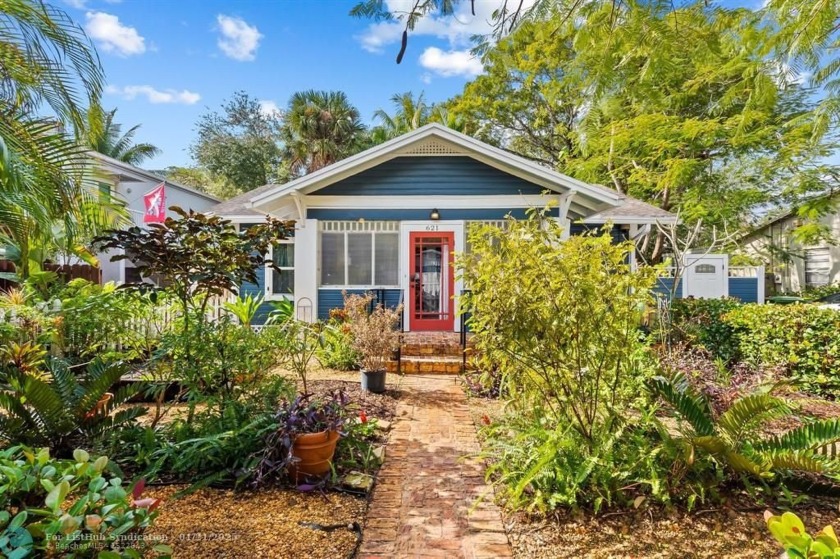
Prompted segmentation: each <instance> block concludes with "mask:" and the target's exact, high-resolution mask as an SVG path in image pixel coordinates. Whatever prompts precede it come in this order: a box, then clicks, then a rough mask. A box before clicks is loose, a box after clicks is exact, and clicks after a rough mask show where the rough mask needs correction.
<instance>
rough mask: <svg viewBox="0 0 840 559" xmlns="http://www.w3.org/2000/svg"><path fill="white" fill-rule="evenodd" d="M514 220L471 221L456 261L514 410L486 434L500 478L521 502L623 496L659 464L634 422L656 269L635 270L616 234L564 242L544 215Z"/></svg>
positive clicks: (550, 503)
mask: <svg viewBox="0 0 840 559" xmlns="http://www.w3.org/2000/svg"><path fill="white" fill-rule="evenodd" d="M507 225H508V227H507V228H506V229H501V228H498V227H493V226H489V225H487V226H479V227H473V228H472V229H471V231H470V236H469V241H470V245H471V247H472V251H471V252H470V253H469V254H466V255H464V256H461V257H460V258H459V260H458V269H459V271H460V274H461V277H462V278H463V279H464V281H465V283H466V284H467V285H469V287H470V290H471V292H470V294H469V295H468V296H467V297H465V298H464V299H465V300H463V301H462V307H463V308H464V309H465V311H468V312H469V313H471V314H470V318H469V324H470V326H471V328H472V330H473V332H474V337H473V341H474V343H475V349H476V354H477V356H478V360H479V362H478V366H479V368H480V369H485V370H497V371H498V372H499V374H500V375H501V379H502V381H501V382H502V386H501V392H502V394H504V396H505V398H506V400H507V409H508V410H510V412H511V413H512V415H511V419H508V420H506V421H505V422H504V423H503V424H502V425H501V426H500V427H499V428H498V429H495V430H491V431H490V432H489V438H488V448H489V449H490V450H489V451H488V455H490V456H492V457H493V458H494V459H495V460H496V461H495V463H494V466H493V467H492V468H491V475H496V476H498V479H499V480H500V481H501V482H502V483H503V485H504V487H505V489H504V491H506V493H507V494H508V497H509V499H510V502H511V503H513V504H514V505H516V506H533V507H537V508H552V507H554V506H557V505H560V504H563V505H591V506H594V507H595V508H598V507H600V506H603V505H606V504H609V503H612V502H614V501H617V500H623V498H624V497H625V496H626V495H624V494H623V493H622V492H621V491H620V488H621V487H623V486H624V484H626V483H639V482H640V481H641V480H642V479H647V478H649V477H650V476H653V475H654V474H653V473H651V471H650V468H653V469H654V470H657V471H659V470H661V469H660V467H659V465H658V464H657V463H655V459H654V461H653V462H649V460H651V458H650V457H651V456H653V457H655V455H656V453H655V452H653V453H651V449H652V444H651V443H650V442H649V441H648V442H646V441H645V440H644V439H645V437H646V436H647V434H646V432H645V430H644V429H641V430H639V429H635V428H628V427H627V421H628V418H627V416H628V411H629V410H630V409H631V407H632V405H633V403H634V402H635V401H636V400H637V398H638V396H639V394H640V393H642V392H643V391H642V390H641V388H642V386H643V381H644V378H646V377H647V376H648V375H649V371H650V370H651V369H650V367H649V365H650V362H649V357H648V356H647V349H646V344H645V342H644V340H643V339H642V336H641V335H640V333H639V325H640V323H641V318H642V312H643V309H644V308H645V305H646V304H647V303H649V302H650V299H651V295H650V289H651V287H652V286H653V284H654V281H655V279H656V274H657V271H656V270H655V269H653V268H647V267H643V268H640V269H639V270H632V269H631V268H630V266H629V265H628V263H627V262H628V258H627V257H628V254H629V252H630V251H631V250H634V248H633V246H632V244H631V243H626V242H625V243H620V244H613V240H612V238H611V236H610V234H609V232H608V231H607V230H604V231H601V232H600V233H598V234H590V235H584V236H572V237H571V238H569V239H565V238H564V235H563V231H562V229H561V228H560V226H559V225H558V224H557V223H556V222H555V221H554V220H551V219H543V217H542V216H541V215H535V216H533V217H532V218H531V219H528V220H525V221H517V220H513V219H511V220H509V221H508V223H507ZM662 474H663V472H661V471H660V473H659V474H657V475H656V478H655V479H657V480H660V479H662V478H663V477H664V476H663V475H662ZM630 480H632V481H630ZM657 483H658V482H657ZM652 492H653V493H655V494H657V495H660V496H661V495H663V494H666V493H667V491H664V490H662V489H661V488H660V487H657V488H655V489H653V490H652ZM628 493H632V494H633V498H635V497H636V496H638V495H640V494H644V492H643V491H642V490H639V492H635V493H634V492H628ZM662 498H663V499H664V497H662ZM630 500H631V501H632V500H633V499H632V498H631V499H630Z"/></svg>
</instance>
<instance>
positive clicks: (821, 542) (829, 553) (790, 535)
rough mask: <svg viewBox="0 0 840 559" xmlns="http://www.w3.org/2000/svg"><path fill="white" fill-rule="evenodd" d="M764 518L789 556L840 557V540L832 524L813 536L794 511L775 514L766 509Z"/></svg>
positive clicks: (808, 558) (810, 558) (804, 558)
mask: <svg viewBox="0 0 840 559" xmlns="http://www.w3.org/2000/svg"><path fill="white" fill-rule="evenodd" d="M764 520H765V521H766V522H767V528H768V529H769V530H770V533H771V534H773V537H774V538H776V541H777V542H779V543H780V544H781V545H782V547H783V548H784V549H785V553H786V554H787V557H790V558H791V559H835V558H837V557H840V542H838V540H837V535H836V534H835V533H834V528H832V527H831V526H830V525H829V526H826V527H825V528H823V529H822V530H820V531H819V532H817V534H816V535H815V536H811V535H810V534H808V532H807V530H806V529H805V525H804V524H803V523H802V521H801V520H800V519H799V517H798V516H796V515H795V514H793V513H792V512H786V513H784V514H782V515H781V516H774V515H773V513H771V512H770V511H765V512H764Z"/></svg>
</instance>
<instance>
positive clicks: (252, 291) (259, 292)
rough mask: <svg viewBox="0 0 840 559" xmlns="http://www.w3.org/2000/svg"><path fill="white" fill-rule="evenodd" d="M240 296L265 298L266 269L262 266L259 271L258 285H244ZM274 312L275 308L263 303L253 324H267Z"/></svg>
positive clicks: (240, 290) (249, 283)
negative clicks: (269, 316)
mask: <svg viewBox="0 0 840 559" xmlns="http://www.w3.org/2000/svg"><path fill="white" fill-rule="evenodd" d="M239 295H240V296H241V297H247V296H248V295H250V296H251V297H254V298H256V297H261V296H265V268H264V267H262V266H260V267H259V268H258V269H257V283H251V282H246V283H243V284H242V287H241V288H240V289H239ZM273 310H274V307H273V306H271V304H269V303H263V304H262V305H260V308H259V310H257V314H256V315H254V320H253V322H252V323H253V324H265V321H266V319H267V318H268V315H269V314H270V313H271V311H273Z"/></svg>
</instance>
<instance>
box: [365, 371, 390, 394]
mask: <svg viewBox="0 0 840 559" xmlns="http://www.w3.org/2000/svg"><path fill="white" fill-rule="evenodd" d="M362 390H365V391H367V392H373V393H374V394H381V393H383V392H385V371H366V370H364V369H362Z"/></svg>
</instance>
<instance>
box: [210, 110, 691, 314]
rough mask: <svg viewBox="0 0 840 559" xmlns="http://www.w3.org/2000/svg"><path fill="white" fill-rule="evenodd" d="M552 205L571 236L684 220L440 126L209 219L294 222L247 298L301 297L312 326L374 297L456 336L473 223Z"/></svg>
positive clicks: (624, 232)
mask: <svg viewBox="0 0 840 559" xmlns="http://www.w3.org/2000/svg"><path fill="white" fill-rule="evenodd" d="M550 202H551V203H553V204H554V206H553V208H552V210H551V215H553V216H554V217H555V219H557V220H559V221H560V222H562V223H563V224H565V225H566V227H567V230H568V231H570V232H571V234H576V233H579V232H581V231H584V230H586V229H587V228H588V227H598V226H601V225H603V224H604V223H607V222H609V223H612V224H613V225H612V232H613V235H614V237H615V238H616V239H619V238H639V237H640V236H642V235H644V234H645V233H646V232H647V231H649V230H650V226H651V224H654V223H656V222H657V221H658V222H672V221H673V220H674V219H676V217H675V216H674V215H673V214H670V213H668V212H666V211H664V210H661V209H659V208H656V207H654V206H651V205H649V204H646V203H644V202H641V201H639V200H635V199H633V198H630V197H628V196H624V195H622V194H619V193H617V192H616V191H614V190H610V189H608V188H604V187H602V186H597V185H592V184H587V183H584V182H581V181H578V180H575V179H573V178H571V177H568V176H566V175H563V174H561V173H557V172H555V171H553V170H551V169H548V168H546V167H543V166H541V165H539V164H536V163H534V162H532V161H529V160H527V159H524V158H522V157H519V156H516V155H513V154H511V153H508V152H506V151H504V150H501V149H498V148H495V147H492V146H490V145H487V144H484V143H482V142H480V141H478V140H476V139H474V138H471V137H469V136H465V135H463V134H460V133H458V132H455V131H453V130H451V129H449V128H445V127H443V126H441V125H439V124H430V125H427V126H424V127H422V128H420V129H417V130H414V131H412V132H409V133H407V134H405V135H403V136H400V137H398V138H395V139H393V140H391V141H389V142H386V143H384V144H381V145H379V146H376V147H374V148H371V149H369V150H367V151H364V152H362V153H359V154H357V155H354V156H352V157H349V158H347V159H344V160H342V161H339V162H337V163H335V164H333V165H330V166H328V167H325V168H323V169H320V170H318V171H316V172H313V173H311V174H309V175H306V176H304V177H301V178H298V179H296V180H293V181H291V182H289V183H286V184H282V185H266V186H262V187H260V188H257V189H255V190H252V191H251V192H248V193H245V194H243V195H240V196H237V197H236V198H233V199H231V200H228V201H225V202H222V203H221V204H219V205H217V206H215V207H213V208H212V209H211V211H212V212H214V213H216V214H218V215H221V216H224V217H226V218H229V219H231V220H232V221H234V222H236V223H238V224H239V226H240V227H247V226H248V224H253V223H257V222H259V221H260V220H261V218H262V217H264V216H265V215H272V216H275V217H278V218H283V219H293V220H295V221H296V222H297V223H296V228H295V234H294V237H293V238H291V239H288V240H286V241H283V242H282V243H279V244H277V245H275V246H274V248H273V251H272V255H271V257H272V259H273V261H274V263H275V264H276V266H277V267H278V268H279V270H280V271H279V272H277V271H269V273H266V270H260V272H259V281H258V284H257V285H245V286H243V289H242V291H243V293H262V294H264V295H265V297H266V299H267V300H272V299H293V300H294V302H295V307H296V313H297V317H298V318H300V319H302V320H310V321H311V320H316V319H325V318H327V317H328V316H329V311H330V310H331V309H333V308H339V307H342V306H343V298H342V291H345V290H346V291H347V292H365V291H371V292H373V293H375V294H376V295H377V297H378V299H379V300H383V301H384V302H385V303H386V304H387V305H389V306H390V305H396V304H398V303H400V302H402V303H403V304H404V308H405V311H404V312H405V316H404V325H405V328H406V329H407V330H437V331H452V330H457V329H458V327H459V318H458V314H457V302H458V298H459V296H460V295H461V293H462V291H463V289H464V286H463V285H462V283H461V281H460V280H458V279H456V275H455V270H454V261H453V256H452V253H453V251H455V252H457V251H464V250H465V249H466V250H468V247H467V246H466V233H467V229H468V228H469V225H470V224H471V223H474V222H493V223H502V222H503V220H504V218H505V216H507V215H508V214H511V215H513V216H514V217H517V218H523V217H525V213H526V211H527V209H528V208H543V207H545V206H546V205H547V204H548V203H550Z"/></svg>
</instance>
